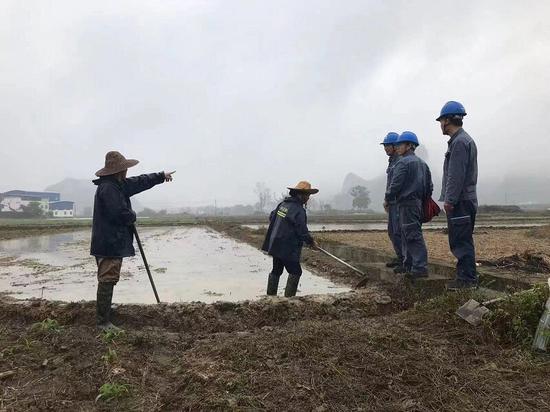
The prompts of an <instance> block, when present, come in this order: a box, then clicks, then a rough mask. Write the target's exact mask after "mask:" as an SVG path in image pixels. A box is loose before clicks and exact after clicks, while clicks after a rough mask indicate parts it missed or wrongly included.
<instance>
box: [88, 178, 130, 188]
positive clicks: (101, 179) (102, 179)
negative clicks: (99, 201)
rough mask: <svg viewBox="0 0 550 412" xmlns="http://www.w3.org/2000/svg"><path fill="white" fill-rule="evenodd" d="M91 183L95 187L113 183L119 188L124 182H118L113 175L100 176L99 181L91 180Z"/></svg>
mask: <svg viewBox="0 0 550 412" xmlns="http://www.w3.org/2000/svg"><path fill="white" fill-rule="evenodd" d="M92 182H93V183H94V184H95V185H99V184H101V183H104V182H112V183H114V184H116V185H117V186H120V187H122V185H123V184H124V182H121V181H120V180H118V179H117V178H116V177H114V176H113V175H108V176H101V177H100V178H99V179H95V180H92Z"/></svg>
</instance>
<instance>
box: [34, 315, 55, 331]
mask: <svg viewBox="0 0 550 412" xmlns="http://www.w3.org/2000/svg"><path fill="white" fill-rule="evenodd" d="M31 330H33V331H38V332H42V333H51V332H53V333H59V332H61V325H59V322H58V321H57V320H55V319H50V318H47V319H44V320H43V321H42V322H37V323H33V324H32V326H31Z"/></svg>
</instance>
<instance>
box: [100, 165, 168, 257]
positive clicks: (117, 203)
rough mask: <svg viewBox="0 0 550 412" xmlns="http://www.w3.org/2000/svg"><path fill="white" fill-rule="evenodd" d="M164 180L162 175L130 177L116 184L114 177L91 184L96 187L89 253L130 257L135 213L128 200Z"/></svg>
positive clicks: (106, 177) (132, 251) (132, 248)
mask: <svg viewBox="0 0 550 412" xmlns="http://www.w3.org/2000/svg"><path fill="white" fill-rule="evenodd" d="M164 180H165V177H164V173H163V172H161V173H151V174H148V175H141V176H136V177H129V178H127V179H124V181H122V182H119V181H118V180H116V179H115V178H114V177H113V176H104V177H101V178H99V179H96V180H94V181H93V183H94V184H95V185H97V190H96V194H95V199H94V219H93V223H92V244H91V248H90V254H91V255H93V256H97V257H119V258H123V257H129V256H134V255H135V254H136V252H135V249H134V245H133V243H134V232H133V228H132V227H133V224H134V222H135V221H136V213H135V212H134V211H133V210H132V203H131V202H130V197H131V196H133V195H135V194H138V193H140V192H143V191H144V190H147V189H150V188H152V187H153V186H155V185H158V184H159V183H163V182H164Z"/></svg>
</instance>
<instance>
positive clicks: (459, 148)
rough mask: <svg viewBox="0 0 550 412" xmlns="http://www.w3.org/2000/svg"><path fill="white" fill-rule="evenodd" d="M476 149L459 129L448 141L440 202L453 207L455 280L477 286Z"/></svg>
mask: <svg viewBox="0 0 550 412" xmlns="http://www.w3.org/2000/svg"><path fill="white" fill-rule="evenodd" d="M476 186H477V147H476V144H475V142H474V140H473V139H472V138H471V137H470V135H468V133H466V132H465V131H464V129H462V128H460V129H459V130H458V131H457V132H456V133H455V134H453V135H452V136H451V138H450V139H449V141H448V149H447V152H446V153H445V163H444V164H443V186H442V190H441V197H440V198H439V200H440V201H443V202H446V203H450V204H452V205H453V206H454V209H453V211H452V212H451V213H448V214H447V226H448V228H449V246H450V248H451V252H452V253H453V255H454V256H455V257H456V259H457V265H456V278H457V280H462V281H464V282H472V283H477V273H476V257H475V246H474V239H473V231H474V225H475V220H476V214H477V189H476Z"/></svg>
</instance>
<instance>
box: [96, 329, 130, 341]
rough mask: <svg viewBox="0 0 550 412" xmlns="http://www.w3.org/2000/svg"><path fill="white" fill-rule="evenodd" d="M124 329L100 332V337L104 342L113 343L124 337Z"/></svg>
mask: <svg viewBox="0 0 550 412" xmlns="http://www.w3.org/2000/svg"><path fill="white" fill-rule="evenodd" d="M124 335H125V334H124V331H123V330H122V329H120V330H107V331H105V332H103V333H102V335H101V339H103V342H105V343H113V342H115V341H117V340H119V339H121V338H123V337H124Z"/></svg>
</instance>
